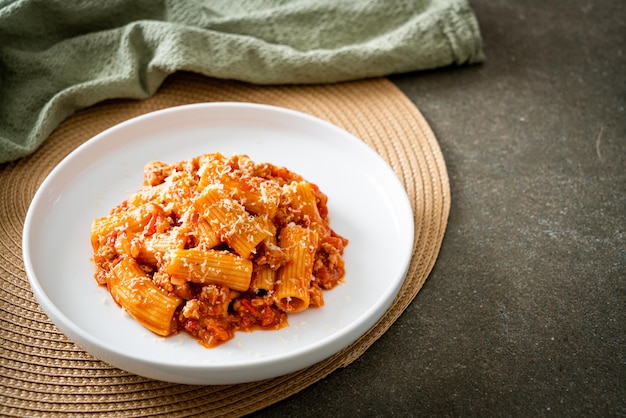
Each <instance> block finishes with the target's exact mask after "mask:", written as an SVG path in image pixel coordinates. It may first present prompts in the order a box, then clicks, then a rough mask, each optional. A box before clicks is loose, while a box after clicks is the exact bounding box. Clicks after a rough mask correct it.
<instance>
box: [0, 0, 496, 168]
mask: <svg viewBox="0 0 626 418" xmlns="http://www.w3.org/2000/svg"><path fill="white" fill-rule="evenodd" d="M483 59H484V57H483V52H482V41H481V36H480V31H479V28H478V23H477V21H476V18H475V16H474V14H473V12H472V10H471V8H470V7H469V5H468V4H467V2H466V1H465V0H394V1H388V0H293V1H286V0H246V1H236V0H221V1H210V0H160V1H159V0H106V1H98V0H92V1H68V0H18V1H3V0H0V163H3V162H7V161H11V160H15V159H18V158H20V157H23V156H26V155H28V154H30V153H32V152H33V151H35V150H36V149H37V147H38V146H39V145H41V143H42V142H43V141H44V140H45V139H46V137H48V135H49V134H50V133H51V132H52V131H53V130H54V129H55V128H56V127H57V126H58V125H59V124H60V123H61V122H62V121H63V120H64V119H65V118H67V117H68V116H70V115H71V114H72V113H74V112H76V111H77V110H79V109H82V108H85V107H88V106H91V105H93V104H95V103H97V102H100V101H102V100H105V99H111V98H135V99H141V98H147V97H149V96H150V95H152V94H153V93H154V92H155V91H156V90H157V89H158V87H159V86H160V84H161V83H162V82H163V80H164V79H165V77H167V76H168V75H170V74H172V73H174V72H176V71H192V72H196V73H200V74H203V75H206V76H210V77H216V78H224V79H235V80H241V81H246V82H251V83H259V84H294V83H298V84H304V83H330V82H340V81H347V80H354V79H360V78H367V77H378V76H385V75H390V74H394V73H402V72H409V71H416V70H424V69H431V68H435V67H442V66H448V65H453V64H456V65H460V64H472V63H477V62H480V61H482V60H483Z"/></svg>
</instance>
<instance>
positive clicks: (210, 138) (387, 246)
mask: <svg viewBox="0 0 626 418" xmlns="http://www.w3.org/2000/svg"><path fill="white" fill-rule="evenodd" d="M211 152H221V153H222V154H224V155H227V156H229V155H232V154H247V155H249V156H250V158H252V160H254V161H255V162H269V163H272V164H275V165H280V166H285V167H287V168H289V169H291V170H292V171H295V172H297V173H299V174H301V175H303V176H304V177H305V178H306V179H307V180H309V181H311V182H313V183H315V184H317V185H318V186H319V187H320V189H321V190H322V191H323V192H324V193H326V194H327V195H328V199H329V200H328V206H329V214H330V222H331V227H332V228H333V229H335V230H336V231H337V232H338V233H339V234H341V235H343V236H345V237H346V238H348V239H349V240H350V244H349V245H348V247H347V248H346V251H345V263H346V276H345V283H344V284H342V285H340V286H339V287H337V288H335V289H334V290H332V291H328V292H326V293H325V296H324V297H325V300H326V305H325V306H324V307H322V308H320V309H310V310H307V311H306V312H304V313H300V314H296V315H291V316H290V317H289V324H290V325H289V327H287V328H284V329H282V330H279V331H256V332H251V333H242V332H239V333H236V336H235V338H234V339H233V340H231V341H229V342H228V343H226V344H224V345H221V346H218V347H216V348H212V349H207V348H204V347H202V346H201V345H199V344H198V343H197V342H196V341H195V340H194V339H192V338H191V337H189V336H188V335H187V334H185V333H181V334H179V335H176V336H173V337H169V338H161V337H158V336H156V335H154V334H152V333H150V332H149V331H147V330H146V329H145V328H143V327H142V326H141V325H140V324H139V323H137V322H136V321H135V320H133V319H132V318H130V317H129V316H128V315H127V314H125V313H124V312H123V311H122V310H121V309H120V308H119V307H118V306H117V305H116V304H115V303H114V302H113V301H112V299H111V296H110V295H109V293H108V292H107V290H106V289H104V288H102V287H99V286H98V285H97V284H96V282H95V280H94V278H93V274H94V266H93V264H92V263H91V261H90V257H91V255H92V254H91V245H90V228H91V223H92V221H93V219H95V218H97V217H100V216H103V215H106V214H108V212H109V210H110V209H111V208H112V207H114V206H115V205H117V204H119V203H120V202H122V201H123V200H124V199H125V198H126V197H127V196H128V195H129V194H130V193H131V192H133V191H136V190H137V189H139V188H140V187H141V183H142V175H143V166H144V164H145V163H147V162H149V161H152V160H162V161H165V162H168V163H172V162H175V161H180V160H183V159H186V158H190V157H193V156H196V155H200V154H203V153H211ZM412 248H413V213H412V210H411V206H410V203H409V200H408V198H407V195H406V192H405V190H404V188H403V187H402V185H401V183H400V182H399V180H398V178H397V177H396V175H395V174H394V172H393V171H392V170H391V168H390V167H389V166H388V165H387V163H386V162H385V161H384V160H383V159H382V158H381V157H380V156H379V155H378V154H376V153H375V152H374V151H373V150H372V149H371V148H369V147H368V146H367V145H365V143H363V142H362V141H361V140H359V139H357V138H356V137H354V136H353V135H351V134H349V133H347V132H346V131H344V130H342V129H340V128H338V127H336V126H334V125H332V124H329V123H327V122H325V121H322V120H320V119H317V118H314V117H312V116H309V115H306V114H303V113H299V112H294V111H291V110H287V109H282V108H277V107H272V106H264V105H255V104H242V103H207V104H195V105H187V106H180V107H174V108H169V109H165V110H161V111H157V112H154V113H150V114H147V115H143V116H140V117H137V118H135V119H132V120H129V121H126V122H124V123H122V124H120V125H117V126H115V127H113V128H110V129H108V130H107V131H105V132H103V133H101V134H99V135H97V136H96V137H94V138H92V139H91V140H89V141H87V142H86V143H84V144H83V145H81V146H80V147H78V148H77V149H76V150H74V151H73V152H72V153H71V154H70V155H69V156H68V157H67V158H65V159H64V160H63V161H62V162H61V163H60V164H59V165H58V166H57V167H56V168H55V169H54V170H53V171H52V172H51V173H50V175H49V176H48V177H47V178H46V180H45V181H44V182H43V184H42V185H41V187H40V189H39V190H38V191H37V193H36V195H35V197H34V199H33V201H32V203H31V205H30V208H29V210H28V214H27V216H26V221H25V225H24V235H23V252H24V264H25V267H26V273H27V275H28V278H29V280H30V284H31V287H32V289H33V292H34V294H35V296H36V297H37V299H38V301H39V303H40V304H41V306H42V308H43V309H44V311H45V312H46V313H47V314H48V316H49V317H50V319H51V320H52V321H53V322H54V323H55V324H56V325H57V327H58V328H59V329H60V330H61V331H62V332H63V333H65V334H66V335H67V336H68V337H69V338H70V339H72V340H73V341H74V342H76V344H78V345H79V346H81V347H82V348H83V349H85V350H86V351H88V352H90V353H91V354H93V355H94V356H96V357H97V358H99V359H101V360H103V361H105V362H108V363H109V364H112V365H114V366H116V367H118V368H121V369H123V370H126V371H129V372H132V373H135V374H138V375H141V376H145V377H149V378H154V379H159V380H164V381H169V382H175V383H188V384H233V383H243V382H249V381H256V380H261V379H266V378H272V377H276V376H279V375H283V374H286V373H290V372H294V371H297V370H299V369H302V368H305V367H308V366H311V365H313V364H315V363H317V362H319V361H321V360H324V359H326V358H328V357H330V356H331V355H333V354H335V353H337V352H338V351H340V350H341V349H343V348H345V347H346V346H348V345H349V344H350V343H352V342H354V341H356V340H357V339H358V338H359V337H361V336H362V335H363V334H364V333H365V332H367V330H368V329H370V328H371V327H372V326H373V325H374V324H375V323H376V321H377V320H378V319H379V318H380V317H381V316H382V315H383V314H384V312H385V311H386V310H387V308H388V307H389V306H390V305H391V302H392V301H393V299H394V297H395V296H396V294H397V292H398V290H399V289H400V286H401V285H402V282H403V281H404V276H405V274H406V271H407V268H408V265H409V262H410V259H411V254H412Z"/></svg>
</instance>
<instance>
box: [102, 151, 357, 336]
mask: <svg viewBox="0 0 626 418" xmlns="http://www.w3.org/2000/svg"><path fill="white" fill-rule="evenodd" d="M91 244H92V248H93V261H94V264H95V266H96V272H95V275H94V277H95V279H96V281H97V283H98V284H100V285H102V286H106V287H107V288H108V290H109V292H110V293H111V295H112V297H113V299H114V300H115V302H116V303H118V304H119V305H120V306H121V307H123V308H124V309H125V310H126V311H127V312H128V313H129V314H130V315H131V316H132V317H133V318H135V319H136V320H137V321H138V322H139V323H141V324H142V325H143V326H145V327H146V328H147V329H149V330H151V331H153V332H154V333H156V334H158V335H161V336H169V335H172V334H176V333H178V332H181V331H186V332H188V333H189V334H191V335H192V336H193V337H194V338H196V339H197V340H198V341H199V342H200V343H201V344H203V345H204V346H206V347H214V346H216V345H219V344H222V343H224V342H226V341H228V340H230V339H232V338H233V336H234V334H235V332H237V331H252V330H258V329H266V330H271V329H280V328H282V327H285V326H287V325H288V320H287V319H288V314H295V313H297V312H302V311H304V310H306V309H308V308H312V307H320V306H323V305H324V291H325V290H330V289H332V288H334V287H335V286H337V285H338V284H339V283H340V282H341V281H342V280H343V277H344V275H345V265H344V261H343V251H344V247H345V246H346V245H347V244H348V240H347V239H345V238H343V237H341V236H340V235H338V234H337V233H336V232H335V231H334V230H333V229H332V228H331V227H330V225H329V217H328V207H327V197H326V195H324V194H323V193H322V192H321V191H320V190H319V188H318V187H317V186H316V185H315V184H313V183H310V182H308V181H306V180H305V179H304V178H302V177H301V176H300V175H298V174H296V173H294V172H292V171H290V170H288V169H286V168H284V167H278V166H275V165H272V164H269V163H255V162H253V161H252V160H251V159H250V158H249V157H248V156H246V155H234V156H231V157H225V156H223V155H222V154H219V153H213V154H204V155H201V156H198V157H194V158H190V159H187V160H183V161H179V162H176V163H174V164H166V163H164V162H160V161H155V162H151V163H148V164H147V165H146V166H145V168H144V182H143V186H142V187H141V189H139V190H138V191H137V192H135V193H133V194H131V195H130V196H129V197H128V199H126V200H125V201H124V202H122V203H121V204H120V205H118V206H117V207H115V208H113V209H112V210H111V212H110V213H109V215H106V216H103V217H101V218H99V219H96V220H94V222H93V225H92V229H91Z"/></svg>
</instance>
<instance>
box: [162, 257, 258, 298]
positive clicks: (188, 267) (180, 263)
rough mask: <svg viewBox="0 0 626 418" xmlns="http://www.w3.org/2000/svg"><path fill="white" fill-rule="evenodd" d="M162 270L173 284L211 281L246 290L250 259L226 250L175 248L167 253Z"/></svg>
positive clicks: (249, 277)
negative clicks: (163, 269) (168, 275)
mask: <svg viewBox="0 0 626 418" xmlns="http://www.w3.org/2000/svg"><path fill="white" fill-rule="evenodd" d="M165 271H166V272H167V273H169V274H170V276H171V277H172V284H175V285H180V284H184V283H186V282H194V283H214V284H221V285H224V286H228V287H229V288H230V289H232V290H238V291H245V290H248V287H249V286H250V279H251V277H252V261H250V260H246V259H244V258H241V257H239V256H237V255H235V254H232V253H230V252H228V251H218V250H201V249H198V248H189V249H186V250H185V249H178V250H173V251H170V252H169V253H168V255H167V260H166V262H165Z"/></svg>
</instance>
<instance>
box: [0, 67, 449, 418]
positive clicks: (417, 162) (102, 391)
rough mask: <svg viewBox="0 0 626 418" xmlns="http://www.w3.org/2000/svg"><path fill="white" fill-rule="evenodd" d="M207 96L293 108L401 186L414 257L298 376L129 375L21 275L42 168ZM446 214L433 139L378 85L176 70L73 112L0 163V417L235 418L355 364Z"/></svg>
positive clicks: (421, 271)
mask: <svg viewBox="0 0 626 418" xmlns="http://www.w3.org/2000/svg"><path fill="white" fill-rule="evenodd" d="M217 101H229V102H251V103H263V104H270V105H275V106H282V107H285V108H290V109H294V110H298V111H301V112H305V113H309V114H311V115H314V116H317V117H319V118H322V119H325V120H328V121H329V122H331V123H334V124H336V125H338V126H340V127H342V128H344V129H346V130H347V131H349V132H351V133H353V134H354V135H356V136H357V137H359V138H361V139H362V140H363V141H365V142H366V143H367V144H368V145H369V146H371V147H372V148H373V149H374V150H376V151H377V152H378V153H379V154H380V155H381V156H382V157H383V158H384V159H385V160H386V161H387V162H388V163H389V165H390V166H391V167H392V169H393V170H394V171H395V173H396V174H397V175H398V177H399V179H400V180H401V182H402V183H403V184H404V186H405V188H406V191H407V193H408V196H409V200H410V202H411V205H412V207H413V213H414V218H415V225H414V226H415V245H414V249H413V258H412V260H411V264H410V266H409V269H408V273H407V275H406V279H405V282H404V284H403V286H402V288H401V289H400V292H399V294H398V296H397V297H396V298H395V300H394V302H393V304H392V306H391V307H390V308H389V310H388V311H387V312H386V313H385V315H384V316H383V317H382V318H381V319H380V320H379V321H378V323H377V324H376V325H375V326H374V327H372V329H370V330H369V331H368V332H367V333H366V334H365V335H363V336H362V337H361V338H360V339H359V340H357V341H356V342H354V343H353V344H352V345H350V346H349V347H347V348H345V349H344V350H342V351H341V352H339V353H337V354H335V355H334V356H332V357H330V358H328V359H327V360H324V361H322V362H320V363H318V364H316V365H314V366H311V367H309V368H307V369H304V370H301V371H298V372H295V373H292V374H289V375H286V376H282V377H278V378H274V379H268V380H264V381H261V382H254V383H247V384H240V385H225V386H188V385H179V384H171V383H166V382H160V381H155V380H150V379H146V378H143V377H139V376H135V375H133V374H130V373H127V372H124V371H122V370H119V369H116V368H114V367H112V366H110V365H108V364H106V363H103V362H101V361H99V360H97V359H95V358H94V357H92V356H91V355H90V354H88V353H86V352H84V351H83V350H82V349H80V348H79V347H77V346H76V345H75V344H74V343H72V342H71V341H70V340H69V339H68V338H67V337H65V336H64V335H63V334H62V333H61V332H60V331H59V330H58V329H57V328H56V327H55V326H54V325H53V324H52V323H51V322H50V321H49V320H48V318H47V316H46V315H45V314H44V313H43V311H42V310H41V308H40V307H39V305H38V303H37V301H36V300H35V298H34V296H33V294H32V292H31V289H30V286H29V283H28V279H27V278H26V274H25V272H24V266H23V261H22V250H21V239H22V228H23V224H24V218H25V216H26V212H27V210H28V206H29V204H30V201H31V199H32V197H33V195H34V194H35V192H36V191H37V188H38V187H39V185H40V184H41V183H42V181H43V180H44V178H45V177H46V176H47V175H48V173H49V172H50V171H51V170H52V169H53V168H54V167H55V166H56V165H57V164H58V163H59V162H60V161H61V160H62V159H63V158H64V157H65V156H66V155H67V154H69V153H70V152H71V151H72V150H74V149H75V148H76V147H77V146H78V145H80V144H82V143H83V142H85V141H86V140H88V139H89V138H91V137H93V136H95V135H96V134H98V133H100V132H101V131H103V130H105V129H107V128H109V127H111V126H113V125H116V124H118V123H120V122H122V121H124V120H127V119H130V118H132V117H135V116H138V115H141V114H144V113H147V112H151V111H155V110H159V109H163V108H167V107H172V106H178V105H184V104H190V103H199V102H217ZM449 209H450V190H449V184H448V176H447V172H446V167H445V163H444V160H443V157H442V155H441V151H440V149H439V146H438V144H437V140H436V138H435V136H434V135H433V133H432V131H431V129H430V127H429V126H428V124H427V122H426V121H425V119H424V118H423V116H422V115H421V113H420V112H419V110H418V109H417V108H416V107H415V106H414V105H413V104H412V103H411V102H410V100H409V99H408V98H407V97H406V96H404V94H402V92H401V91H400V90H399V89H398V88H396V87H395V86H394V85H393V84H392V83H391V82H390V81H389V80H388V79H385V78H380V79H372V80H363V81H356V82H349V83H341V84H333V85H315V86H258V85H250V84H246V83H241V82H236V81H225V80H216V79H211V78H207V77H203V76H200V75H197V74H191V73H176V74H174V75H173V76H171V77H169V78H168V79H166V80H165V82H164V83H163V85H162V86H161V88H160V89H159V91H158V92H157V93H156V94H155V95H154V96H152V97H150V98H149V99H146V100H110V101H106V102H104V103H100V104H98V105H95V106H93V107H90V108H87V109H85V110H82V111H80V112H78V113H76V114H75V115H73V116H72V117H70V118H69V119H67V120H66V121H65V122H63V123H62V124H61V125H60V126H59V127H58V128H57V129H56V131H55V132H54V133H53V134H52V135H51V136H50V138H49V139H48V140H46V142H45V143H44V144H43V145H42V147H41V148H40V149H39V150H37V152H36V153H34V154H33V155H31V156H29V157H27V158H24V159H21V160H18V161H15V162H11V163H7V164H3V165H0V315H1V317H0V343H1V346H0V376H1V381H0V415H2V416H43V415H45V416H54V415H66V414H73V415H84V414H89V413H95V414H97V415H98V416H107V415H110V416H139V415H141V416H150V415H166V416H189V415H194V414H203V415H211V416H241V415H245V414H248V413H250V412H253V411H257V410H259V409H262V408H264V407H266V406H268V405H270V404H272V403H275V402H278V401H280V400H282V399H285V398H286V397H288V396H290V395H293V394H294V393H296V392H298V391H300V390H302V389H304V388H306V387H307V386H309V385H311V384H312V383H314V382H316V381H318V380H320V379H322V378H323V377H325V376H327V375H328V374H329V373H331V372H332V371H334V370H336V369H337V368H339V367H345V366H347V365H348V364H350V363H351V362H352V361H354V360H355V359H357V358H358V357H359V356H360V355H361V354H363V353H364V352H365V350H366V349H367V348H368V347H369V346H371V345H372V344H373V343H374V342H375V341H376V340H377V339H378V338H379V337H380V336H381V335H382V334H383V333H384V332H385V331H386V330H387V329H388V328H389V327H390V326H391V324H393V322H394V321H395V320H396V319H397V318H398V317H399V316H400V314H401V313H402V312H403V311H404V310H405V308H406V307H407V306H408V305H409V303H410V302H411V301H412V300H413V299H414V297H415V296H416V295H417V293H418V292H419V290H420V289H421V287H422V285H423V283H424V281H425V280H426V278H427V276H428V274H429V273H430V271H431V269H432V267H433V265H434V262H435V259H436V257H437V254H438V252H439V249H440V247H441V242H442V239H443V234H444V231H445V227H446V222H447V219H448V213H449ZM59 245H60V246H62V245H63V243H62V242H59Z"/></svg>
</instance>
